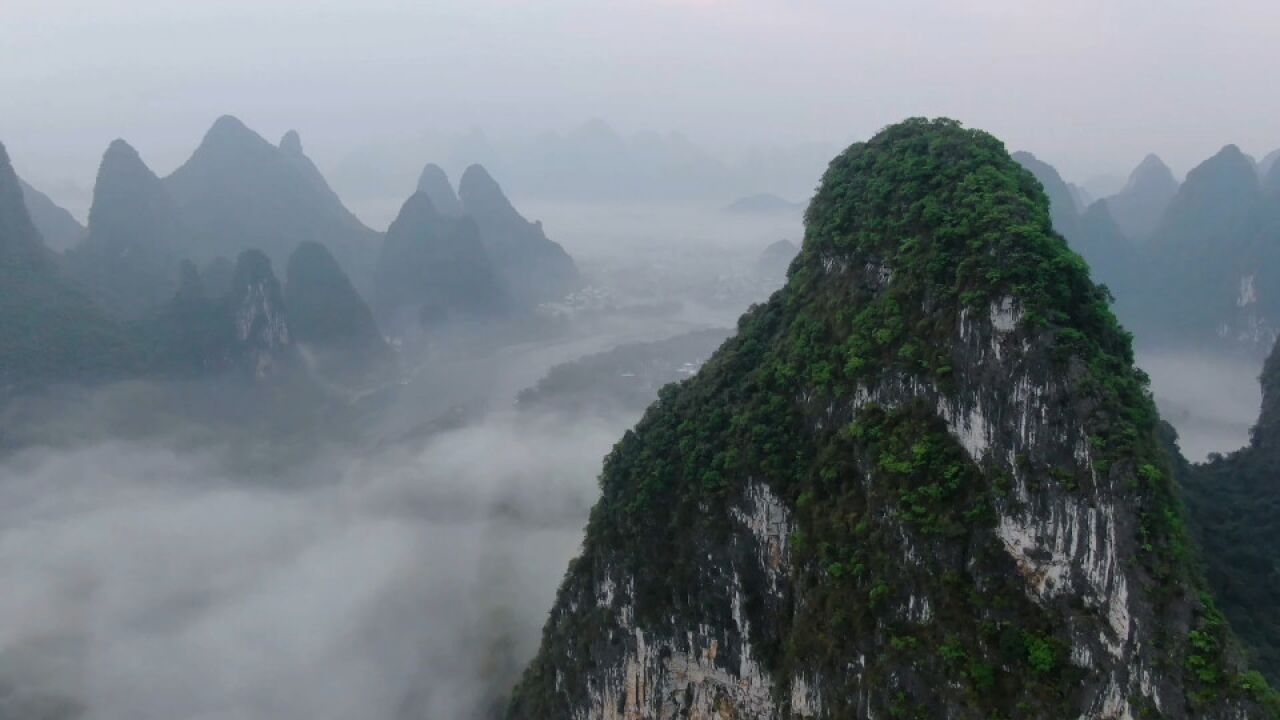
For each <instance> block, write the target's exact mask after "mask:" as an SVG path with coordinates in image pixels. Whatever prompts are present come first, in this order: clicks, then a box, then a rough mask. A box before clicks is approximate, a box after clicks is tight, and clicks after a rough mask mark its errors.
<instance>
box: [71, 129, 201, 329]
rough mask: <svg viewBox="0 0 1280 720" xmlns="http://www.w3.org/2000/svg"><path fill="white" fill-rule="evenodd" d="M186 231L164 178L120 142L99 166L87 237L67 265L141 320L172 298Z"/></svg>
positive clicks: (95, 292)
mask: <svg viewBox="0 0 1280 720" xmlns="http://www.w3.org/2000/svg"><path fill="white" fill-rule="evenodd" d="M183 232H184V231H183V227H182V224H181V222H180V219H179V217H178V213H177V207H176V206H175V205H174V203H173V200H172V198H170V197H169V193H168V191H167V190H165V188H164V185H163V184H162V183H161V181H160V179H159V178H157V177H156V175H155V173H153V172H151V169H150V168H148V167H147V166H146V164H145V163H144V162H143V161H142V158H141V157H139V156H138V153H137V151H136V150H134V149H133V148H132V147H130V146H129V144H128V143H126V142H125V141H123V140H116V141H114V142H112V143H111V145H110V147H108V148H107V151H106V153H105V154H104V155H103V156H102V164H101V165H99V167H98V179H97V181H96V182H95V183H94V186H93V207H92V208H90V210H89V232H88V235H87V236H86V237H85V240H84V242H82V243H81V244H80V245H78V246H77V247H75V248H74V249H72V250H71V251H70V252H68V253H67V260H66V265H67V268H68V271H69V272H70V273H71V275H72V276H73V277H75V278H76V280H77V281H78V282H80V283H81V284H83V285H84V287H85V288H86V289H87V290H88V292H89V293H90V295H91V296H92V297H93V298H94V300H96V301H97V302H99V303H100V304H101V305H102V306H103V307H105V308H107V309H108V310H110V311H111V312H112V313H114V314H116V315H118V316H120V317H124V318H130V319H137V318H140V317H143V316H144V315H146V314H147V313H149V312H150V311H152V310H154V309H155V308H157V307H159V306H160V305H162V304H163V303H165V302H166V301H167V300H168V299H169V298H171V297H172V296H173V293H174V290H175V289H176V288H177V282H178V262H179V260H180V259H181V252H182V248H181V245H180V243H181V241H182V237H183Z"/></svg>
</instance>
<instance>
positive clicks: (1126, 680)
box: [507, 119, 1268, 720]
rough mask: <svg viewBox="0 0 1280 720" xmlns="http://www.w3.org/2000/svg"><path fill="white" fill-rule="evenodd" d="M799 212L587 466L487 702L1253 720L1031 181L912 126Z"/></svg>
mask: <svg viewBox="0 0 1280 720" xmlns="http://www.w3.org/2000/svg"><path fill="white" fill-rule="evenodd" d="M806 221H807V233H806V236H805V243H804V247H803V249H802V251H801V254H800V257H799V258H798V259H797V260H796V264H795V270H794V272H792V274H791V276H790V277H789V279H788V283H787V285H786V286H785V287H784V288H783V289H782V290H780V291H779V292H777V293H775V294H774V295H773V297H772V298H771V299H770V300H769V302H767V303H765V304H763V305H759V306H756V307H755V308H753V309H752V310H751V311H750V312H748V314H747V315H745V316H744V317H743V318H742V319H741V321H740V322H739V325H738V333H737V335H736V336H735V337H733V338H731V339H730V340H728V341H727V342H726V343H725V344H724V345H723V346H722V347H721V348H720V349H719V350H718V351H717V352H716V353H715V354H714V355H713V356H712V357H711V359H710V360H708V361H707V362H706V363H705V364H704V365H703V366H702V369H701V371H700V372H699V373H698V374H697V375H696V376H694V377H693V378H691V379H689V380H687V381H685V382H682V383H679V384H675V385H669V386H667V387H666V388H664V389H663V390H662V391H661V392H660V393H659V398H658V400H657V402H656V403H655V404H654V405H653V406H651V407H650V408H649V410H648V411H647V412H646V413H645V415H644V418H643V419H642V420H641V421H640V423H639V424H638V425H637V426H636V428H635V429H634V430H633V431H629V432H628V433H626V435H625V436H624V437H623V438H622V439H621V440H620V441H619V443H618V445H617V446H616V447H615V448H614V449H613V451H612V452H611V453H610V455H609V457H608V458H607V459H606V461H605V466H604V470H603V472H602V474H601V478H600V485H601V497H600V500H599V502H598V503H597V504H596V506H595V507H594V508H593V510H592V512H591V517H590V520H589V522H588V525H587V529H586V537H585V539H584V541H583V544H582V548H581V555H580V556H579V557H578V558H576V559H574V560H573V561H572V562H571V564H570V565H569V568H568V571H567V572H566V574H565V577H564V581H563V584H562V585H561V588H560V590H559V593H558V596H557V599H556V602H555V604H554V606H553V607H552V610H551V613H550V616H549V617H548V619H547V623H546V626H545V628H544V631H543V636H542V643H541V647H540V650H539V652H538V654H537V656H536V657H535V659H534V660H533V662H532V663H531V664H530V666H529V668H528V670H527V671H526V673H525V675H524V677H523V679H522V681H521V682H520V684H519V685H518V686H517V688H516V689H515V691H514V692H513V694H512V700H511V703H510V705H509V707H508V710H507V717H509V718H512V720H553V719H554V720H559V719H561V718H575V717H576V718H611V717H613V718H618V717H625V718H705V717H720V718H752V719H762V718H819V717H821V718H871V717H876V718H889V717H904V718H905V717H913V718H947V719H948V720H971V719H972V720H978V719H984V718H993V717H1005V718H1012V717H1019V718H1055V719H1056V718H1091V719H1095V718H1096V719H1100V718H1137V717H1141V716H1143V715H1147V714H1150V715H1152V716H1153V717H1154V716H1158V717H1162V718H1164V719H1165V720H1190V719H1191V718H1196V719H1199V720H1203V719H1215V720H1226V719H1227V718H1232V719H1233V720H1234V719H1238V718H1251V719H1254V720H1262V719H1263V718H1265V717H1268V713H1267V711H1266V710H1264V709H1263V708H1261V707H1260V706H1259V704H1258V703H1257V702H1256V700H1257V698H1258V696H1259V695H1261V694H1262V693H1264V692H1265V690H1264V688H1262V687H1261V686H1260V684H1259V683H1257V682H1255V681H1257V680H1258V678H1257V676H1256V675H1251V674H1248V673H1247V672H1246V669H1245V667H1244V666H1243V663H1242V662H1241V660H1240V658H1239V657H1238V653H1237V645H1236V642H1235V640H1234V638H1233V637H1232V634H1231V632H1230V630H1229V628H1228V627H1227V625H1226V624H1225V623H1224V622H1223V620H1222V618H1221V615H1220V614H1219V613H1218V612H1217V611H1216V610H1215V609H1214V607H1213V604H1212V598H1211V596H1209V595H1208V594H1207V593H1205V592H1204V580H1203V576H1202V574H1201V573H1200V570H1199V568H1198V567H1197V566H1196V565H1195V564H1194V563H1193V562H1192V561H1191V560H1190V559H1189V557H1188V556H1189V555H1190V554H1192V546H1191V545H1190V544H1189V543H1190V538H1188V537H1187V535H1186V533H1185V531H1184V529H1183V523H1184V522H1185V519H1184V518H1185V516H1184V513H1183V510H1182V508H1181V506H1180V504H1179V502H1178V498H1177V493H1176V487H1175V485H1174V481H1173V479H1172V478H1171V474H1170V470H1171V468H1170V466H1169V462H1168V459H1167V458H1166V456H1165V455H1164V453H1163V450H1162V448H1161V446H1160V445H1159V443H1158V442H1157V439H1156V436H1155V434H1156V431H1157V429H1158V423H1159V418H1158V416H1157V414H1156V412H1155V408H1154V407H1153V404H1152V401H1151V399H1150V397H1149V396H1148V394H1147V393H1146V389H1145V379H1144V376H1143V375H1142V373H1141V372H1140V371H1138V370H1137V369H1136V368H1135V367H1134V366H1133V355H1132V350H1131V348H1130V346H1129V339H1128V336H1127V334H1126V333H1125V332H1124V331H1123V330H1122V329H1121V328H1120V327H1119V325H1118V324H1117V323H1116V321H1115V318H1114V317H1113V316H1112V315H1111V313H1110V311H1109V309H1108V308H1107V303H1106V299H1105V294H1104V293H1103V292H1101V290H1100V289H1099V288H1097V287H1096V286H1094V285H1093V283H1092V282H1090V280H1089V277H1088V269H1087V267H1086V266H1085V265H1084V264H1083V263H1082V262H1080V259H1079V257H1078V256H1076V255H1075V254H1074V253H1073V252H1071V251H1070V249H1069V248H1068V247H1067V246H1066V244H1065V243H1064V242H1063V239H1062V238H1061V237H1060V236H1059V235H1058V234H1056V233H1055V232H1054V231H1053V228H1052V226H1051V222H1050V208H1049V204H1048V201H1047V198H1046V196H1045V195H1044V193H1043V192H1041V189H1040V183H1037V182H1036V181H1035V179H1034V178H1033V177H1032V176H1031V174H1030V173H1028V172H1026V171H1025V170H1024V169H1022V168H1021V167H1019V166H1018V165H1017V164H1016V163H1014V162H1013V161H1012V160H1011V159H1010V157H1009V156H1008V155H1007V154H1006V152H1005V150H1004V147H1003V145H1002V144H1001V143H1000V142H999V141H998V140H996V139H995V138H993V137H991V136H990V135H987V134H985V133H982V132H978V131H972V130H965V129H963V128H961V127H960V126H959V124H958V123H955V122H953V121H947V120H934V121H929V120H923V119H915V120H909V121H907V122H905V123H901V124H898V125H894V126H890V127H888V128H886V129H885V130H882V131H881V132H880V133H879V134H877V135H876V136H875V137H873V138H872V139H871V140H869V141H868V142H865V143H857V144H855V145H853V146H851V147H850V148H849V149H848V150H846V151H845V152H844V153H843V154H841V155H840V156H839V157H837V158H836V159H835V160H834V161H833V162H832V163H831V165H830V167H829V169H828V171H827V174H826V176H825V177H824V179H823V182H822V185H821V187H820V188H819V190H818V193H817V194H816V195H815V197H814V199H813V202H812V203H811V205H810V206H809V209H808V211H807V216H806ZM1157 708H1158V709H1157Z"/></svg>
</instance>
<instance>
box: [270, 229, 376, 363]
mask: <svg viewBox="0 0 1280 720" xmlns="http://www.w3.org/2000/svg"><path fill="white" fill-rule="evenodd" d="M284 302H285V307H286V308H287V309H288V314H289V329H290V330H291V331H292V335H293V339H294V341H295V342H296V343H298V344H299V345H300V346H301V347H302V348H303V350H304V351H305V352H306V353H307V355H308V356H309V357H310V358H311V359H312V360H313V361H314V365H315V369H316V371H317V372H318V373H319V374H320V376H321V377H323V378H326V379H330V380H340V381H344V380H345V381H358V380H362V379H366V378H368V377H369V376H370V375H371V374H373V373H375V372H376V371H381V370H387V369H389V367H390V360H391V349H390V348H389V347H388V346H387V344H386V342H385V341H384V340H383V338H382V333H381V332H380V331H379V330H378V326H377V324H376V323H375V322H374V320H373V313H371V312H370V311H369V306H368V305H366V304H365V302H364V300H363V299H362V298H361V297H360V295H359V293H357V292H356V289H355V287H354V286H353V285H352V284H351V280H350V279H349V278H348V277H347V275H346V273H344V272H342V268H341V267H339V266H338V263H337V261H336V260H334V258H333V256H332V255H330V254H329V251H328V250H327V249H326V248H325V247H324V246H323V245H321V244H320V243H314V242H304V243H302V244H301V245H299V246H298V249H297V250H294V251H293V254H292V255H290V256H289V266H288V270H287V273H286V281H285V290H284Z"/></svg>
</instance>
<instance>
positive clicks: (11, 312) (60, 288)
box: [0, 145, 140, 432]
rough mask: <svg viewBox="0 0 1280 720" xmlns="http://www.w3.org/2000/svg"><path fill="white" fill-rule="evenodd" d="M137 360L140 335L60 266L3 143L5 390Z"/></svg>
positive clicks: (0, 268) (0, 342)
mask: <svg viewBox="0 0 1280 720" xmlns="http://www.w3.org/2000/svg"><path fill="white" fill-rule="evenodd" d="M139 363H140V353H139V350H138V345H137V342H136V339H135V338H134V337H133V336H132V335H131V334H129V333H128V332H126V330H125V329H124V328H123V327H121V326H120V325H118V324H117V323H115V322H114V321H112V320H111V319H109V318H108V317H107V316H106V315H105V314H104V313H103V312H102V311H101V310H99V309H98V308H97V307H95V306H94V305H93V303H92V302H90V300H89V299H88V298H87V297H85V296H84V295H83V294H81V293H80V292H79V291H77V290H75V289H74V288H73V287H72V286H71V284H70V283H69V282H68V281H67V280H65V279H64V278H63V277H62V276H61V274H60V272H59V270H58V268H57V267H55V265H54V262H53V256H52V253H50V251H49V250H48V248H46V247H45V246H44V244H43V243H42V242H41V239H40V233H39V231H38V230H36V227H35V225H34V224H33V223H32V222H31V217H30V215H29V214H28V213H27V207H26V201H25V198H24V195H23V191H22V186H21V184H20V183H19V182H18V176H17V175H16V174H14V172H13V167H12V165H10V163H9V155H8V153H7V151H6V150H5V148H4V146H3V145H0V393H6V394H7V393H8V392H10V391H13V390H15V389H18V388H21V387H24V386H28V385H39V384H42V383H46V382H59V381H70V382H77V381H92V380H100V379H104V378H109V377H114V376H118V375H121V374H125V373H128V372H130V371H132V370H134V369H136V368H137V367H138V366H139ZM0 432H3V431H0Z"/></svg>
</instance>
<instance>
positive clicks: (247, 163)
mask: <svg viewBox="0 0 1280 720" xmlns="http://www.w3.org/2000/svg"><path fill="white" fill-rule="evenodd" d="M164 183H165V186H166V187H167V188H168V190H169V192H170V194H171V195H172V196H173V198H174V199H175V200H176V201H177V204H178V206H179V209H180V211H181V214H182V217H183V220H184V221H185V223H186V226H187V230H188V237H189V240H188V242H187V246H186V256H187V257H189V258H190V259H192V260H195V261H196V262H197V263H199V262H204V261H206V260H208V259H209V258H212V257H215V256H218V255H224V256H234V255H236V254H238V253H239V252H240V251H241V250H243V249H245V248H260V249H262V250H263V252H265V253H266V254H267V256H268V257H270V258H271V259H272V261H273V262H275V263H276V264H277V265H278V266H281V267H283V266H284V263H285V261H286V259H287V258H288V257H289V254H290V253H291V252H293V250H294V248H296V247H297V246H298V244H299V243H301V242H304V241H307V240H311V241H315V242H319V243H323V244H324V245H325V246H326V247H328V248H330V250H331V251H332V252H333V254H334V256H335V257H337V258H338V260H339V261H340V262H341V263H342V264H343V266H344V268H346V270H347V272H348V273H350V274H351V275H352V276H353V277H355V278H357V285H359V284H362V283H363V282H365V281H367V280H368V278H369V275H370V273H371V272H372V269H373V262H374V258H375V257H376V253H377V247H378V234H377V233H376V232H374V231H373V230H370V229H369V228H367V227H365V226H364V225H363V224H361V223H360V221H359V220H358V219H356V217H355V216H354V215H352V214H351V213H350V212H349V211H348V210H347V209H346V207H344V206H343V205H342V201H341V200H339V199H338V196H337V195H336V194H335V193H334V192H333V190H332V189H330V187H329V185H328V183H326V182H325V180H324V178H323V177H322V176H321V175H320V172H319V171H318V170H317V169H316V167H315V165H314V164H312V162H311V161H310V160H309V159H308V158H307V156H306V155H304V154H303V152H302V144H301V141H300V140H299V139H298V136H297V133H293V132H290V133H289V134H287V135H285V137H284V138H283V139H282V141H281V147H276V146H274V145H272V144H271V143H269V142H267V141H266V140H264V139H263V138H262V137H261V136H259V135H258V134H257V133H255V132H253V131H252V130H250V129H249V128H247V127H245V125H244V124H243V123H241V122H240V121H239V120H237V119H235V118H233V117H231V116H229V115H226V116H223V117H220V118H218V120H217V121H216V122H215V123H214V124H213V127H211V128H210V129H209V132H208V133H207V134H206V135H205V136H204V139H203V140H202V141H201V143H200V146H199V147H198V148H197V149H196V151H195V153H194V154H192V156H191V158H190V159H189V160H187V162H186V163H184V164H183V165H182V167H180V168H178V169H177V170H175V171H174V172H173V174H172V175H170V176H169V177H167V178H165V179H164Z"/></svg>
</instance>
